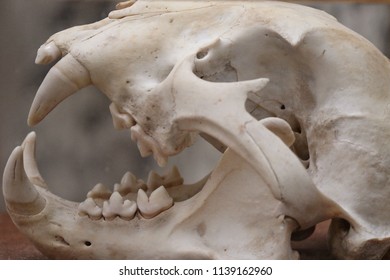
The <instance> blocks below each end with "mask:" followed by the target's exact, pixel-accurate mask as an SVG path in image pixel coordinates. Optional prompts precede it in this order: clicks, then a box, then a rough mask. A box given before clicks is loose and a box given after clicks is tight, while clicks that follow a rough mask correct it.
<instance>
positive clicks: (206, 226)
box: [3, 0, 390, 259]
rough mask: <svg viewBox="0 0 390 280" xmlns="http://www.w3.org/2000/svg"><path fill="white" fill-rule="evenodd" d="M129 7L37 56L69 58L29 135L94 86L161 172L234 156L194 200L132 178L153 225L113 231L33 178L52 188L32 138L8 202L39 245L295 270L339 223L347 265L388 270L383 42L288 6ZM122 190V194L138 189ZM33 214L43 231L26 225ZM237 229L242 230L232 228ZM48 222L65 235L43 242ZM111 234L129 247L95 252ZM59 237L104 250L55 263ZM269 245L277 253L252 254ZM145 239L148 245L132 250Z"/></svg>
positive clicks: (387, 81)
mask: <svg viewBox="0 0 390 280" xmlns="http://www.w3.org/2000/svg"><path fill="white" fill-rule="evenodd" d="M118 9H119V10H117V11H113V12H111V13H110V14H109V18H107V19H105V20H102V21H100V22H97V23H94V24H90V25H85V26H80V27H75V28H71V29H69V30H65V31H62V32H59V33H57V34H55V35H53V36H52V37H51V38H50V39H49V40H48V42H47V43H46V46H47V48H46V47H44V48H43V49H41V50H40V51H39V52H38V56H39V57H38V58H37V60H38V62H46V61H51V60H53V59H54V58H56V57H58V55H59V53H58V50H61V52H62V53H67V55H66V56H65V57H64V58H63V59H61V60H60V61H59V62H58V63H57V64H56V65H55V66H54V67H53V68H52V69H51V70H50V72H49V73H48V75H47V76H46V78H45V80H44V81H43V83H42V85H41V87H40V89H39V90H38V93H37V96H36V98H35V99H34V102H33V105H32V107H31V110H30V114H29V120H28V122H29V124H36V123H38V122H39V121H40V120H42V119H43V118H44V117H45V116H46V115H47V114H48V113H49V112H50V110H52V109H53V108H54V107H55V106H56V105H57V104H59V102H61V100H63V99H64V98H66V97H68V96H70V95H71V94H73V93H75V92H76V91H77V90H78V89H80V88H82V87H84V86H87V85H89V84H90V83H91V82H92V81H93V84H94V85H95V86H96V87H98V88H99V89H100V90H101V91H102V92H103V93H104V94H105V95H107V97H108V98H109V99H110V100H111V101H112V102H113V104H115V105H111V106H110V110H111V112H112V115H113V121H114V125H115V126H116V127H118V128H130V130H131V137H132V139H133V140H134V141H136V142H137V144H138V147H139V150H140V152H141V155H142V156H147V155H150V154H153V156H154V158H155V160H156V161H157V162H158V164H159V165H164V164H166V162H167V159H168V157H169V156H172V155H176V154H178V153H180V152H181V151H182V150H183V149H185V148H186V147H188V146H190V145H192V144H193V142H194V140H195V137H196V136H197V135H198V134H201V135H205V138H206V139H210V142H211V143H212V144H213V145H214V146H216V147H218V149H219V150H220V151H221V152H224V154H223V157H222V159H221V162H220V163H219V165H218V167H217V168H216V169H215V170H214V171H213V172H212V174H211V175H210V176H209V177H206V178H205V179H204V180H203V181H201V182H199V183H196V184H194V185H192V186H190V187H189V188H188V189H186V190H181V187H184V186H180V185H176V186H172V187H171V188H168V189H165V188H161V187H160V188H157V189H156V190H154V188H155V187H156V186H157V185H158V184H157V181H159V180H160V179H161V181H164V180H166V181H164V183H167V182H168V181H169V180H168V177H169V176H167V178H165V179H163V178H162V177H161V176H160V177H161V178H160V179H158V180H157V179H156V178H157V177H156V176H155V177H156V178H154V179H150V180H149V181H150V185H152V188H151V189H150V191H152V190H153V192H152V193H151V194H150V197H148V195H147V194H146V193H145V190H144V189H145V186H143V187H142V186H141V187H140V188H139V185H137V187H134V182H133V181H134V180H133V179H131V178H127V179H125V180H124V181H126V182H122V183H126V184H127V181H131V185H132V186H131V188H132V189H134V188H135V189H136V190H138V207H139V210H140V213H141V216H143V217H145V218H149V219H143V218H142V217H138V216H136V217H133V219H131V220H130V221H123V220H122V219H114V220H113V221H105V222H109V223H101V222H100V221H99V222H98V221H93V220H91V219H89V218H88V217H79V216H78V210H77V207H78V205H77V204H74V203H71V202H68V201H63V200H61V199H60V198H57V197H55V196H54V195H52V194H50V193H49V192H47V191H46V190H44V189H42V188H39V187H35V186H33V185H32V184H31V183H30V182H29V181H28V180H26V177H28V178H30V180H31V181H32V182H36V183H37V185H38V184H39V185H44V181H43V179H42V177H41V176H40V173H39V172H38V169H37V167H36V163H35V158H34V157H33V153H34V152H33V151H34V148H33V147H34V144H35V138H34V136H33V135H30V136H28V137H27V139H26V141H25V144H23V145H22V147H19V148H17V149H16V150H14V152H13V153H12V154H11V156H10V160H9V162H8V164H7V166H6V169H5V172H4V179H3V180H4V181H3V192H4V197H5V199H6V201H7V206H8V209H9V211H10V213H11V216H12V218H13V219H14V221H15V223H16V224H18V226H19V227H22V228H23V229H24V231H25V232H27V233H28V234H29V237H30V238H31V239H32V240H33V242H35V243H36V244H37V246H38V247H40V248H45V253H46V254H47V255H48V256H52V257H70V256H72V257H79V258H83V257H88V258H91V257H92V258H93V257H94V258H105V257H109V256H113V255H115V256H116V257H118V258H156V257H158V258H196V257H199V258H295V257H296V254H295V253H294V252H292V250H291V248H290V246H289V238H290V235H291V233H292V232H293V231H295V230H303V231H305V230H307V229H310V228H312V227H313V226H314V225H315V224H316V223H317V222H319V221H321V220H324V219H329V218H333V222H332V225H331V229H330V232H329V234H330V236H329V240H330V242H331V245H330V247H331V248H332V253H333V254H334V255H336V256H337V257H339V258H374V259H375V258H377V259H378V258H382V257H388V254H389V253H388V251H389V249H390V228H389V224H390V218H389V217H390V216H389V215H388V214H387V212H388V211H387V210H388V205H390V185H389V180H388V176H389V174H390V171H389V170H390V168H389V167H390V162H389V160H388V158H390V149H389V147H388V145H387V140H386V139H389V137H390V129H389V123H388V118H389V117H390V110H388V104H389V103H390V97H389V94H388V91H389V88H390V63H389V61H388V59H387V58H386V57H385V56H383V55H382V54H381V53H380V52H379V51H378V50H377V49H375V48H374V47H373V46H372V44H371V43H369V42H368V41H367V40H365V39H364V38H362V37H361V36H359V35H358V34H356V33H354V32H353V31H351V30H349V29H347V28H346V27H344V26H343V25H341V24H340V23H338V22H337V21H336V20H335V19H334V18H333V17H331V16H329V15H327V14H326V13H323V12H321V11H318V10H315V9H312V8H308V7H304V6H300V5H295V4H288V3H281V2H267V1H264V2H262V1H261V2H260V1H147V0H140V1H137V2H135V3H133V2H132V1H129V2H126V3H122V4H120V5H119V6H118ZM105 42H108V43H107V44H105ZM97 46H99V47H97ZM362 65H364V67H362ZM91 79H92V81H91ZM279 137H280V138H279ZM290 146H291V149H290V148H289V147H290ZM23 151H24V152H25V153H26V155H24V154H23ZM292 151H294V153H295V154H293V152H292ZM22 162H24V164H25V167H24V169H25V171H24V170H23V163H22ZM25 173H27V175H26V174H25ZM174 177H176V175H175V176H174ZM122 181H123V180H122ZM174 181H175V180H174ZM122 183H121V185H117V186H116V187H115V190H116V191H119V190H122V189H121V188H123V190H124V189H127V188H130V186H126V187H122ZM176 183H182V182H180V180H178V181H177V182H175V184H176ZM34 184H35V183H34ZM129 184H130V183H129ZM137 184H138V181H137ZM118 195H119V194H115V195H113V196H111V198H112V199H111V198H110V200H112V201H111V203H110V201H106V202H105V205H106V206H105V209H106V212H105V213H106V216H107V218H108V219H111V218H113V217H114V212H115V211H111V210H112V209H111V208H112V207H114V206H115V207H114V208H117V207H119V206H120V207H122V201H123V200H124V198H122V197H121V199H119V196H118ZM130 195H131V192H130V193H129V194H127V196H126V198H128V197H129V196H130ZM234 197H239V198H242V200H238V201H237V200H235V199H234ZM173 201H175V203H174V205H173V206H172V204H173ZM94 202H95V203H96V201H94ZM20 203H21V204H20ZM23 203H24V204H23ZM88 203H91V201H90V200H89V202H88ZM125 203H126V202H123V205H124V204H125ZM23 205H24V206H26V207H27V208H28V207H29V206H28V205H30V206H31V207H32V208H33V210H32V211H30V210H29V209H27V208H26V209H24V208H23V207H22V206H23ZM91 205H92V204H91ZM92 206H93V205H92ZM111 206H112V207H111ZM120 207H119V208H120ZM87 208H88V207H87ZM92 208H93V207H92ZM119 208H118V209H119ZM93 209H95V208H93ZM264 209H268V210H269V212H267V211H265V210H264ZM109 210H110V211H111V212H110V211H109ZM83 211H84V210H83ZM30 212H31V213H34V214H36V215H34V217H30V216H29V219H32V220H31V221H30V220H29V221H26V219H23V218H21V217H20V216H18V215H15V213H30ZM84 212H85V213H87V210H85V211H84ZM117 212H120V211H119V210H118V211H116V212H115V213H117ZM117 214H118V213H117ZM117 214H115V215H117ZM95 216H98V215H95ZM125 216H126V215H125ZM130 216H131V215H130ZM75 217H77V218H75ZM228 217H229V218H228ZM231 217H233V219H234V222H237V223H238V224H240V225H242V226H243V227H238V228H233V227H231V224H230V223H231ZM126 218H128V216H127V217H126ZM256 218H257V219H259V220H256ZM51 219H53V220H56V221H58V224H60V225H61V229H59V228H57V227H56V226H55V225H54V224H50V226H49V227H52V228H51V229H52V230H51V231H44V230H43V229H45V228H46V227H47V226H48V225H47V223H46V222H45V221H48V220H51ZM260 221H261V222H260ZM125 222H127V223H128V224H123V223H125ZM252 223H254V224H256V227H255V228H250V229H247V230H243V228H245V225H248V224H252ZM29 227H31V228H34V230H30V229H29ZM124 228H125V229H126V230H124ZM112 231H114V232H115V235H112V234H111V232H112ZM52 232H57V235H56V236H57V238H54V237H53V236H51V234H52ZM75 232H76V233H77V234H74V233H75ZM271 232H272V233H275V232H277V234H276V235H274V236H271V234H270V233H271ZM95 233H96V236H95V235H94V234H95ZM129 233H130V235H131V237H130V236H129ZM217 233H221V234H217ZM107 236H113V238H116V240H121V242H120V244H118V245H117V246H113V248H110V249H109V251H104V250H102V249H101V247H99V245H96V244H102V245H101V246H104V240H105V239H106V238H107ZM141 236H142V238H141ZM231 236H234V240H232V239H231ZM120 237H124V238H123V240H122V238H120ZM45 238H47V240H48V241H45V240H46V239H45ZM53 238H54V240H56V242H60V243H61V244H62V246H64V247H66V248H67V246H69V245H70V244H72V246H73V244H80V238H83V239H84V240H88V243H85V244H90V243H92V244H94V245H96V246H97V247H96V249H94V250H89V251H88V253H87V252H86V250H84V251H83V250H82V249H84V248H79V247H77V246H76V247H77V250H76V251H72V253H70V250H67V249H64V251H58V250H55V248H56V247H55V246H54V247H53V246H50V245H48V244H50V242H53ZM126 238H127V239H126ZM259 238H260V239H261V244H264V247H262V248H255V249H253V248H251V247H250V246H249V245H248V244H253V241H254V240H259ZM89 239H90V240H89ZM141 239H142V240H147V241H148V242H146V243H147V244H145V242H134V240H138V241H139V240H141ZM91 240H92V241H91ZM112 243H113V242H111V243H110V244H112ZM56 244H57V243H56ZM81 244H84V243H82V242H81ZM156 244H158V245H159V246H156ZM227 244H228V245H227ZM272 244H277V245H278V246H277V247H272V246H271V245H272ZM156 247H158V248H156ZM104 248H107V246H105V247H104ZM79 249H80V250H79ZM90 249H92V248H90ZM73 252H77V254H78V255H73V254H74V253H73Z"/></svg>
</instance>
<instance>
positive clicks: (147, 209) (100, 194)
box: [78, 167, 183, 220]
mask: <svg viewBox="0 0 390 280" xmlns="http://www.w3.org/2000/svg"><path fill="white" fill-rule="evenodd" d="M182 184H183V178H182V177H181V175H180V173H179V171H178V170H177V168H176V167H173V168H172V170H171V171H170V172H169V173H167V174H166V175H163V176H161V175H159V174H157V173H156V172H155V171H151V172H150V173H149V176H148V180H147V183H145V182H144V181H143V180H141V179H137V178H136V177H135V176H134V175H133V174H132V173H130V172H127V173H126V174H125V175H124V176H123V178H122V180H121V182H120V183H119V184H115V185H114V189H113V191H111V190H110V189H108V188H107V187H106V186H104V185H103V184H100V183H99V184H97V185H96V186H95V187H94V188H93V189H92V190H91V191H89V192H88V194H87V199H86V200H85V201H84V202H81V203H80V204H79V208H78V211H79V215H80V216H88V217H89V218H91V219H93V220H99V219H102V218H104V219H105V220H113V219H115V218H116V217H119V218H121V219H124V220H131V219H133V218H134V217H135V216H136V213H137V211H138V212H139V213H140V215H141V216H142V217H144V218H146V219H150V218H153V217H155V216H157V215H158V214H160V213H162V212H163V211H165V210H167V209H169V208H170V207H172V206H173V203H174V200H173V198H172V197H171V196H170V195H169V193H168V191H167V188H172V187H176V186H181V185H182Z"/></svg>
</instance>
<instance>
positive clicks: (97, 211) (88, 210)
mask: <svg viewBox="0 0 390 280" xmlns="http://www.w3.org/2000/svg"><path fill="white" fill-rule="evenodd" d="M78 210H79V215H80V216H89V217H90V218H91V219H93V220H99V219H100V218H101V217H102V208H100V207H99V206H98V205H96V203H95V201H94V200H93V199H92V198H91V197H89V198H87V199H86V200H85V201H84V202H81V203H80V204H79V208H78Z"/></svg>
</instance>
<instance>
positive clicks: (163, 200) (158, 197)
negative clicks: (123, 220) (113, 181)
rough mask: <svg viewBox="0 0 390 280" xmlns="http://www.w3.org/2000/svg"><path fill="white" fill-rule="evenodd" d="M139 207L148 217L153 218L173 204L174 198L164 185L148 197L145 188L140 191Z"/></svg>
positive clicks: (143, 214) (144, 215)
mask: <svg viewBox="0 0 390 280" xmlns="http://www.w3.org/2000/svg"><path fill="white" fill-rule="evenodd" d="M137 204H138V209H139V211H140V212H141V214H142V216H143V217H144V218H146V219H150V218H153V217H155V216H157V215H158V214H160V213H161V212H163V211H165V210H167V209H169V208H170V207H172V205H173V199H172V197H170V196H169V194H168V192H167V190H166V189H165V188H164V186H161V187H159V188H158V189H156V190H155V191H154V192H152V193H151V194H150V196H149V198H148V196H147V194H146V193H145V191H144V190H142V189H140V190H139V191H138V197H137Z"/></svg>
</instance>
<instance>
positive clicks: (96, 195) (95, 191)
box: [87, 183, 112, 200]
mask: <svg viewBox="0 0 390 280" xmlns="http://www.w3.org/2000/svg"><path fill="white" fill-rule="evenodd" d="M111 194H112V191H111V190H110V189H108V188H107V187H106V186H105V185H103V184H102V183H99V184H96V186H94V187H93V188H92V190H90V191H89V192H88V193H87V197H88V198H93V199H103V200H107V199H109V198H110V196H111Z"/></svg>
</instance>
